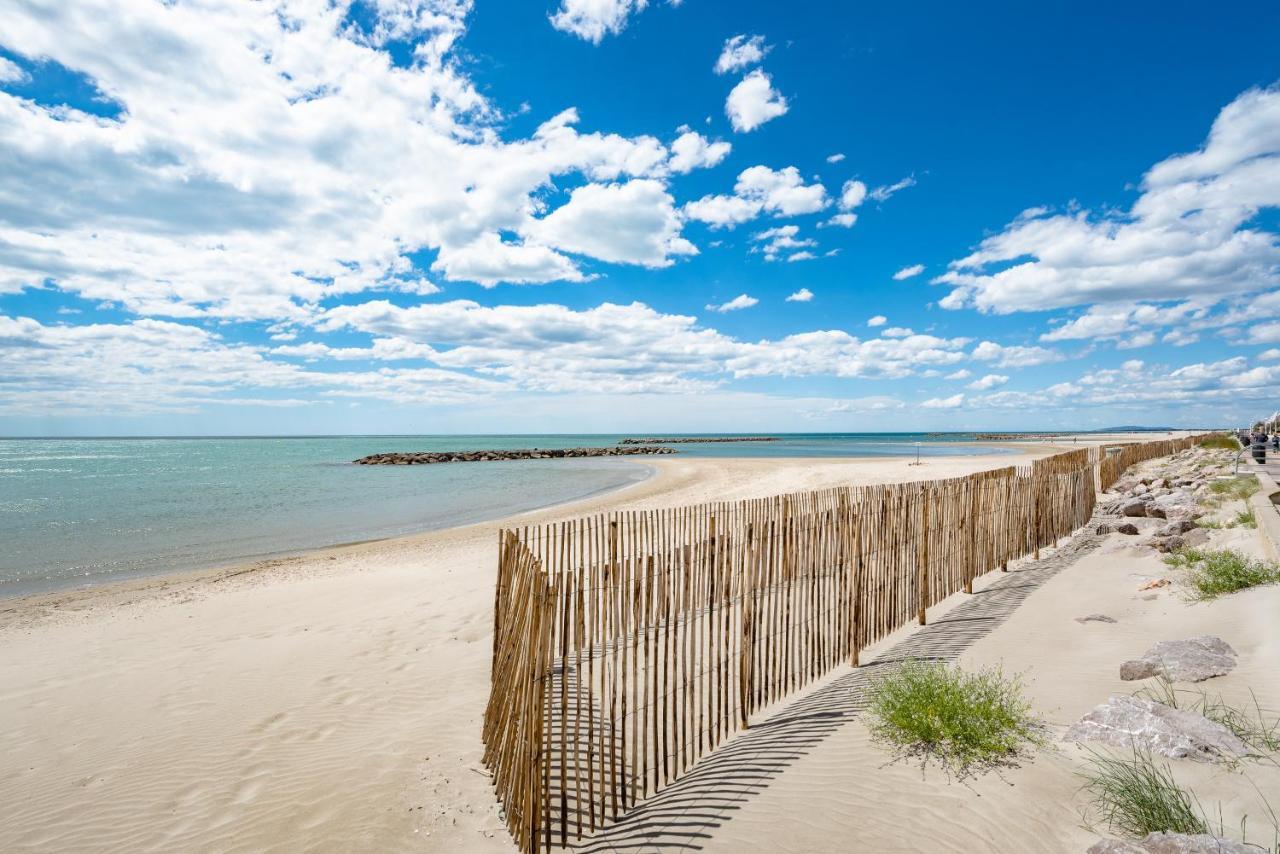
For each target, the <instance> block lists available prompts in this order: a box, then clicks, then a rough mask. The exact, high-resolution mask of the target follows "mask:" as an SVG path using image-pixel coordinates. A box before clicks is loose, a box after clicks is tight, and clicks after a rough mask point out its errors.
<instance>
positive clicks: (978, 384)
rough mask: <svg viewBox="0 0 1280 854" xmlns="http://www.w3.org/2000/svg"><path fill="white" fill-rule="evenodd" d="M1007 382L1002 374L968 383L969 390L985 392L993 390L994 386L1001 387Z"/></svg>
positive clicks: (988, 375)
mask: <svg viewBox="0 0 1280 854" xmlns="http://www.w3.org/2000/svg"><path fill="white" fill-rule="evenodd" d="M1008 381H1009V378H1008V377H1006V376H1004V375H1003V374H987V375H986V376H985V377H983V378H982V379H979V380H974V381H973V382H971V383H969V388H971V389H975V390H976V391H987V390H989V389H993V388H995V387H996V386H1002V385H1004V384H1005V383H1007V382H1008Z"/></svg>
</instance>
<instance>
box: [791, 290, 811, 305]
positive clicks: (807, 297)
mask: <svg viewBox="0 0 1280 854" xmlns="http://www.w3.org/2000/svg"><path fill="white" fill-rule="evenodd" d="M812 300H813V291H811V290H809V289H808V288H801V289H800V290H798V291H796V292H795V293H793V294H792V295H791V296H789V297H787V300H786V301H787V302H811V301H812Z"/></svg>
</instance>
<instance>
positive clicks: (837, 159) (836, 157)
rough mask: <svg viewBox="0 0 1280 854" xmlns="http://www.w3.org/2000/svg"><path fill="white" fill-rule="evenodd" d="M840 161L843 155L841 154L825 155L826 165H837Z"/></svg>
mask: <svg viewBox="0 0 1280 854" xmlns="http://www.w3.org/2000/svg"><path fill="white" fill-rule="evenodd" d="M841 160H844V155H843V154H841V153H840V152H836V153H835V154H828V155H827V162H828V163H839V162H840V161H841Z"/></svg>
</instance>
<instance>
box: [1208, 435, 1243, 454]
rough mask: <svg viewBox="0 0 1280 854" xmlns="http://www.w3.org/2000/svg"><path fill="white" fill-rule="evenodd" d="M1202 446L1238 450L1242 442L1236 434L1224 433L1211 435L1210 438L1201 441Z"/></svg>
mask: <svg viewBox="0 0 1280 854" xmlns="http://www.w3.org/2000/svg"><path fill="white" fill-rule="evenodd" d="M1200 447H1202V448H1214V449H1222V450H1226V451H1238V450H1240V442H1239V440H1238V439H1236V437H1235V436H1231V435H1229V434H1227V433H1222V434H1221V435H1218V436H1210V437H1209V438H1208V439H1205V440H1204V441H1203V442H1201V443H1200Z"/></svg>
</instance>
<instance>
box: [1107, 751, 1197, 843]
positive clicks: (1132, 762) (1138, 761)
mask: <svg viewBox="0 0 1280 854" xmlns="http://www.w3.org/2000/svg"><path fill="white" fill-rule="evenodd" d="M1084 778H1085V786H1084V789H1085V791H1086V792H1087V793H1088V795H1089V806H1090V807H1091V810H1092V812H1093V814H1094V815H1096V816H1097V817H1098V818H1099V819H1101V820H1102V821H1103V822H1105V823H1106V824H1107V826H1108V827H1110V828H1111V830H1112V831H1114V832H1116V833H1119V834H1121V835H1123V836H1127V837H1130V838H1132V839H1141V838H1142V837H1144V836H1146V835H1147V834H1148V833H1157V832H1160V831H1165V832H1167V833H1188V834H1196V833H1208V832H1209V826H1208V824H1207V823H1206V822H1205V820H1204V818H1202V817H1201V816H1200V815H1199V813H1198V812H1197V810H1196V804H1195V802H1194V799H1193V797H1192V795H1191V794H1190V793H1189V792H1187V791H1186V790H1185V789H1183V788H1182V787H1181V786H1179V785H1178V782H1177V781H1176V780H1175V779H1174V778H1173V773H1172V771H1171V770H1170V768H1169V766H1168V765H1167V764H1163V763H1157V762H1156V761H1155V759H1154V758H1153V757H1152V755H1151V754H1150V753H1147V752H1143V751H1134V754H1133V756H1132V758H1118V757H1112V756H1106V755H1103V754H1094V755H1093V757H1092V758H1091V759H1090V760H1089V769H1088V770H1087V771H1085V772H1084Z"/></svg>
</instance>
